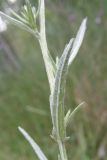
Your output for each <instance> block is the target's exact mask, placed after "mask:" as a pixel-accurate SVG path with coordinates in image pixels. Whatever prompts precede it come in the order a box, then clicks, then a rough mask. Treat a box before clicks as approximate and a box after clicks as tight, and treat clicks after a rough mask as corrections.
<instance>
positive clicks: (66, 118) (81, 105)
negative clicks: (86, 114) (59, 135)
mask: <svg viewBox="0 0 107 160" xmlns="http://www.w3.org/2000/svg"><path fill="white" fill-rule="evenodd" d="M84 104H85V102H82V103H80V104H79V105H78V106H77V107H76V108H75V109H74V110H73V111H72V112H71V111H70V110H69V111H68V112H67V114H66V116H65V118H64V123H65V128H66V127H67V126H68V124H69V123H70V121H71V120H72V118H73V116H74V115H75V114H76V113H77V112H78V110H79V109H80V108H81V107H83V106H84Z"/></svg>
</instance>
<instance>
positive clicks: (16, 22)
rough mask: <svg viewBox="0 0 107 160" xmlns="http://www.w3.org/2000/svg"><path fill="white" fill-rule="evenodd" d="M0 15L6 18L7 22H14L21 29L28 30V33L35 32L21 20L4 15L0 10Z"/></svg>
mask: <svg viewBox="0 0 107 160" xmlns="http://www.w3.org/2000/svg"><path fill="white" fill-rule="evenodd" d="M0 15H1V16H2V17H3V18H5V19H6V20H8V21H9V22H11V23H12V24H14V25H16V26H18V27H20V28H22V29H24V30H26V31H28V32H30V33H31V34H33V35H34V34H35V32H34V31H33V30H32V29H31V28H30V27H28V26H27V25H26V24H24V23H23V22H21V21H20V20H17V19H15V18H12V17H10V16H8V15H6V14H5V13H3V12H1V11H0Z"/></svg>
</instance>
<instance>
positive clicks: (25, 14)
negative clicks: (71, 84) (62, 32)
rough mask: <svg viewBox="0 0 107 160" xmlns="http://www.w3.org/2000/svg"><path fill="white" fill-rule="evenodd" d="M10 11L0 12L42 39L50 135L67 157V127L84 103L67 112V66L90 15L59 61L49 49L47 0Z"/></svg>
mask: <svg viewBox="0 0 107 160" xmlns="http://www.w3.org/2000/svg"><path fill="white" fill-rule="evenodd" d="M11 13H12V15H13V16H12V17H11V16H8V15H6V14H5V13H3V12H0V15H1V16H2V17H4V18H5V19H7V20H8V21H10V22H11V23H13V24H15V25H17V26H19V27H20V28H22V29H24V30H26V31H28V32H30V33H31V34H33V35H34V37H35V38H37V39H38V41H39V44H40V48H41V51H42V55H43V60H44V64H45V68H46V73H47V76H48V81H49V87H50V98H49V100H50V111H51V118H52V125H53V129H52V134H51V137H52V138H53V139H54V140H55V142H56V143H57V144H58V148H59V154H58V160H68V157H67V153H66V147H65V142H66V140H68V139H69V137H67V133H66V128H67V126H68V124H69V123H70V121H71V119H72V117H73V115H74V114H75V113H76V111H77V110H78V109H79V108H80V107H81V106H82V105H83V103H81V104H80V105H78V106H77V107H76V108H75V110H74V111H73V112H71V111H70V110H68V112H67V113H65V105H64V96H65V87H66V77H67V72H68V68H69V66H70V65H71V64H72V62H73V60H74V59H75V57H76V55H77V53H78V50H79V48H80V46H81V44H82V41H83V38H84V34H85V31H86V21H87V19H86V18H85V19H84V20H83V21H82V24H81V26H80V28H79V31H78V33H77V35H76V37H75V38H72V39H71V40H70V41H69V43H68V44H67V45H66V46H65V49H64V51H63V53H62V56H61V57H60V58H58V57H56V62H54V60H53V58H52V57H51V54H50V52H49V49H48V45H47V40H46V30H45V3H44V0H39V3H38V9H36V8H35V7H34V6H33V7H32V6H31V4H30V2H29V1H28V0H26V5H24V7H23V9H22V11H21V12H20V14H17V13H15V12H14V11H13V10H11ZM37 19H38V21H39V24H38V25H37V23H36V22H37ZM19 130H20V132H21V133H22V134H23V135H24V137H25V138H26V139H27V141H28V142H29V143H30V145H31V146H32V148H33V149H34V151H35V153H36V154H37V156H38V158H39V159H40V160H47V158H46V156H45V155H44V153H43V152H42V150H41V149H40V147H39V146H38V144H37V143H36V142H34V140H33V139H32V138H31V137H30V135H29V134H28V133H27V132H26V131H25V130H24V129H22V128H21V127H19Z"/></svg>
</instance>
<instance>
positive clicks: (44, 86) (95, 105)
mask: <svg viewBox="0 0 107 160" xmlns="http://www.w3.org/2000/svg"><path fill="white" fill-rule="evenodd" d="M31 2H32V4H34V5H37V0H31ZM22 4H24V1H23V0H16V2H15V3H11V2H9V1H7V0H5V1H3V0H1V1H0V9H1V10H2V11H4V12H7V13H9V10H8V8H9V7H11V8H13V9H14V10H15V11H18V10H19V9H20V7H21V5H22ZM86 16H87V18H88V24H87V32H86V36H85V39H84V42H83V45H82V47H81V49H80V51H79V52H80V53H79V54H78V56H77V58H76V60H75V62H74V63H73V65H72V66H71V68H70V72H69V75H68V80H67V89H66V91H67V92H66V99H65V100H66V104H67V107H68V108H71V109H72V110H73V109H74V108H75V107H76V106H77V105H78V104H79V103H80V102H82V101H85V102H86V107H84V108H83V109H82V110H81V111H79V112H78V113H77V114H76V115H75V117H74V119H73V120H72V123H71V124H70V126H69V128H68V135H69V136H70V137H71V139H70V141H69V142H67V150H68V155H69V159H72V160H107V54H106V53H107V44H106V43H107V1H106V0H99V1H98V0H93V1H89V0H54V1H52V0H46V28H47V40H48V44H49V49H50V51H51V54H52V56H53V58H54V57H55V56H56V55H57V56H59V55H61V53H62V51H63V49H64V46H65V44H66V42H68V40H69V39H70V38H71V37H75V35H76V32H77V30H78V28H79V25H80V23H81V21H82V19H83V18H84V17H86ZM7 28H8V29H7V30H6V31H5V32H1V33H0V159H1V160H14V159H15V160H19V159H20V160H29V159H30V160H34V159H37V158H36V156H35V154H34V152H33V151H32V149H31V147H30V145H29V144H28V143H27V142H26V140H25V139H24V137H23V136H22V135H21V134H20V133H19V131H18V129H17V127H18V126H19V125H20V126H22V127H23V128H24V129H26V130H27V131H28V133H30V135H31V136H32V137H33V138H34V139H36V141H37V142H38V144H40V146H41V148H42V149H43V150H44V152H45V153H46V155H47V157H49V159H51V160H55V159H57V154H56V153H57V147H56V144H55V143H54V142H53V140H52V139H51V138H50V134H51V128H52V124H51V119H50V110H49V99H48V97H49V94H50V93H49V86H48V82H47V77H46V73H45V69H44V64H43V59H42V55H41V51H40V48H39V45H38V42H37V41H35V39H34V37H33V36H32V35H30V34H28V33H26V32H25V31H23V30H21V29H19V28H17V27H15V26H13V25H11V24H8V26H7Z"/></svg>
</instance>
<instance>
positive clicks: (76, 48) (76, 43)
mask: <svg viewBox="0 0 107 160" xmlns="http://www.w3.org/2000/svg"><path fill="white" fill-rule="evenodd" d="M86 23H87V18H85V19H84V20H83V21H82V23H81V26H80V28H79V31H78V33H77V36H76V38H75V41H74V43H73V47H72V50H71V56H70V59H69V61H68V65H70V64H71V63H72V62H73V60H74V58H75V57H76V55H77V53H78V51H79V48H80V47H81V44H82V41H83V38H84V35H85V31H86Z"/></svg>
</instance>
